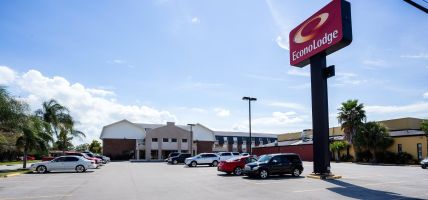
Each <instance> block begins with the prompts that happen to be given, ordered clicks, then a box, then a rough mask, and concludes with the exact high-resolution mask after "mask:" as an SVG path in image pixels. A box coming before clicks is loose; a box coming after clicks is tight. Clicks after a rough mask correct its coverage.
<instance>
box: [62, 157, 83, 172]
mask: <svg viewBox="0 0 428 200" xmlns="http://www.w3.org/2000/svg"><path fill="white" fill-rule="evenodd" d="M78 161H79V158H76V157H65V160H64V164H63V169H64V170H74V169H75V168H76V166H77V162H78Z"/></svg>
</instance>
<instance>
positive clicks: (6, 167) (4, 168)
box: [0, 163, 31, 172]
mask: <svg viewBox="0 0 428 200" xmlns="http://www.w3.org/2000/svg"><path fill="white" fill-rule="evenodd" d="M30 166H31V163H28V164H27V169H29V168H30ZM17 169H22V164H13V165H0V172H7V171H11V170H17Z"/></svg>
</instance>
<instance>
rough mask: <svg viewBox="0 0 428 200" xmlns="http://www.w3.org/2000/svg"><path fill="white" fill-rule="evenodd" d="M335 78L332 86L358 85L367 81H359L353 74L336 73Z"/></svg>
mask: <svg viewBox="0 0 428 200" xmlns="http://www.w3.org/2000/svg"><path fill="white" fill-rule="evenodd" d="M336 77H337V78H335V79H334V80H335V84H334V86H350V85H360V84H362V83H365V82H367V80H362V79H359V78H358V75H357V74H353V73H337V74H336Z"/></svg>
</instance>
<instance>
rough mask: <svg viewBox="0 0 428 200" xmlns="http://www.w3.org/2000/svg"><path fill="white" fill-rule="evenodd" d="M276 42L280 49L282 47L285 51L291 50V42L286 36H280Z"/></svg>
mask: <svg viewBox="0 0 428 200" xmlns="http://www.w3.org/2000/svg"><path fill="white" fill-rule="evenodd" d="M275 42H276V44H278V46H279V47H281V48H283V49H285V50H290V41H289V40H288V36H287V35H285V34H281V35H278V36H277V37H276V38H275Z"/></svg>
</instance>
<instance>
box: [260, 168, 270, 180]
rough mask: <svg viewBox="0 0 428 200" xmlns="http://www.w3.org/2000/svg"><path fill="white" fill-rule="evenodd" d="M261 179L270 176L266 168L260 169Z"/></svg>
mask: <svg viewBox="0 0 428 200" xmlns="http://www.w3.org/2000/svg"><path fill="white" fill-rule="evenodd" d="M259 176H260V178H261V179H266V178H267V177H269V172H268V171H267V170H265V169H262V170H260V174H259Z"/></svg>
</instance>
